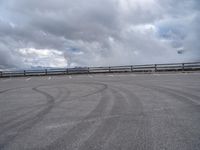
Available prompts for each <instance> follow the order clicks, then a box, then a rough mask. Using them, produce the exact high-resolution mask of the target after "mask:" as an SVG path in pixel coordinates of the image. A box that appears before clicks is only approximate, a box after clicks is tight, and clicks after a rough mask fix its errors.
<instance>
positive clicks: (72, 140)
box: [42, 84, 112, 150]
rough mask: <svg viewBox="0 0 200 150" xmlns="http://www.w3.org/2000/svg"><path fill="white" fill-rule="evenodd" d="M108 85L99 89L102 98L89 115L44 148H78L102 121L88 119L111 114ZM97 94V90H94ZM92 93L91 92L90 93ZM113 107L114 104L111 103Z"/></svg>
mask: <svg viewBox="0 0 200 150" xmlns="http://www.w3.org/2000/svg"><path fill="white" fill-rule="evenodd" d="M107 89H108V87H107V85H106V84H104V88H103V89H101V90H100V91H99V93H100V94H101V98H100V100H99V102H98V104H97V105H96V107H95V108H94V109H93V110H92V111H91V112H90V113H89V114H88V115H87V116H85V117H84V118H83V119H82V120H81V121H80V123H78V124H76V125H75V126H73V127H72V128H71V129H70V130H69V131H68V132H67V133H66V134H64V136H62V137H60V138H58V139H56V140H55V141H54V142H52V143H51V144H50V145H48V146H46V147H44V148H42V149H48V150H49V149H63V148H64V149H66V150H68V149H69V150H71V149H75V148H77V147H78V146H79V145H80V143H82V142H84V141H85V140H86V139H87V138H88V135H90V134H92V133H93V132H94V131H95V130H96V128H97V127H98V126H99V124H100V123H101V120H100V121H96V120H94V121H86V120H89V119H91V118H94V117H96V116H98V115H100V116H104V115H107V114H109V112H108V109H107V108H106V107H108V106H109V103H110V96H109V95H108V93H107V92H108V90H107ZM94 94H97V92H94ZM90 95H91V94H90ZM111 107H112V104H111Z"/></svg>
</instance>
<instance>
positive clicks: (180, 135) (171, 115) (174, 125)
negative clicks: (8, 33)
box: [140, 85, 199, 149]
mask: <svg viewBox="0 0 200 150" xmlns="http://www.w3.org/2000/svg"><path fill="white" fill-rule="evenodd" d="M140 86H141V87H144V88H148V89H150V90H152V91H153V92H155V91H156V92H161V93H163V94H167V95H171V96H172V97H174V98H175V99H176V100H181V101H183V102H185V103H187V104H189V105H191V103H190V100H189V101H188V99H187V98H185V97H184V96H182V95H180V93H182V92H181V91H173V90H172V89H169V88H165V87H160V86H151V87H149V86H144V85H140ZM174 92H176V93H174ZM177 92H178V93H179V92H180V93H179V94H177ZM180 98H181V99H180ZM192 106H196V105H193V103H192ZM198 110H199V109H198ZM163 113H165V114H167V115H165V116H166V117H167V118H166V121H165V128H169V130H170V132H169V133H168V134H170V136H171V138H169V140H172V139H174V138H175V139H179V142H180V143H179V144H180V145H181V144H182V145H183V147H185V148H186V149H190V146H189V145H188V144H186V143H184V142H182V141H185V139H190V137H192V136H193V134H192V133H191V131H190V127H188V126H185V125H184V124H182V123H181V122H180V120H179V119H177V118H179V116H178V115H177V114H176V111H175V110H171V109H170V110H168V109H163ZM173 130H175V131H176V132H175V133H176V134H174V133H173ZM177 131H178V132H177ZM186 131H187V132H186ZM168 136H169V135H168ZM173 142H174V141H171V143H173ZM176 142H178V141H176ZM165 143H166V141H165ZM176 144H177V143H176ZM194 144H195V143H194ZM168 148H169V149H173V147H168Z"/></svg>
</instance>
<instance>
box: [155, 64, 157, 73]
mask: <svg viewBox="0 0 200 150" xmlns="http://www.w3.org/2000/svg"><path fill="white" fill-rule="evenodd" d="M155 72H157V64H155Z"/></svg>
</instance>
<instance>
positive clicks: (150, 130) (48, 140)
mask: <svg viewBox="0 0 200 150" xmlns="http://www.w3.org/2000/svg"><path fill="white" fill-rule="evenodd" d="M0 149H6V150H23V149H24V150H27V149H31V150H37V149H38V150H40V149H41V150H51V149H52V150H78V149H79V150H100V149H102V150H189V149H190V150H199V149H200V73H176V74H172V73H171V74H96V75H71V76H70V75H68V76H42V77H21V78H1V79H0Z"/></svg>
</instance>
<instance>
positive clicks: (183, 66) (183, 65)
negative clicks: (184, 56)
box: [182, 63, 185, 71]
mask: <svg viewBox="0 0 200 150" xmlns="http://www.w3.org/2000/svg"><path fill="white" fill-rule="evenodd" d="M184 70H185V64H184V63H182V71H184Z"/></svg>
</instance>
